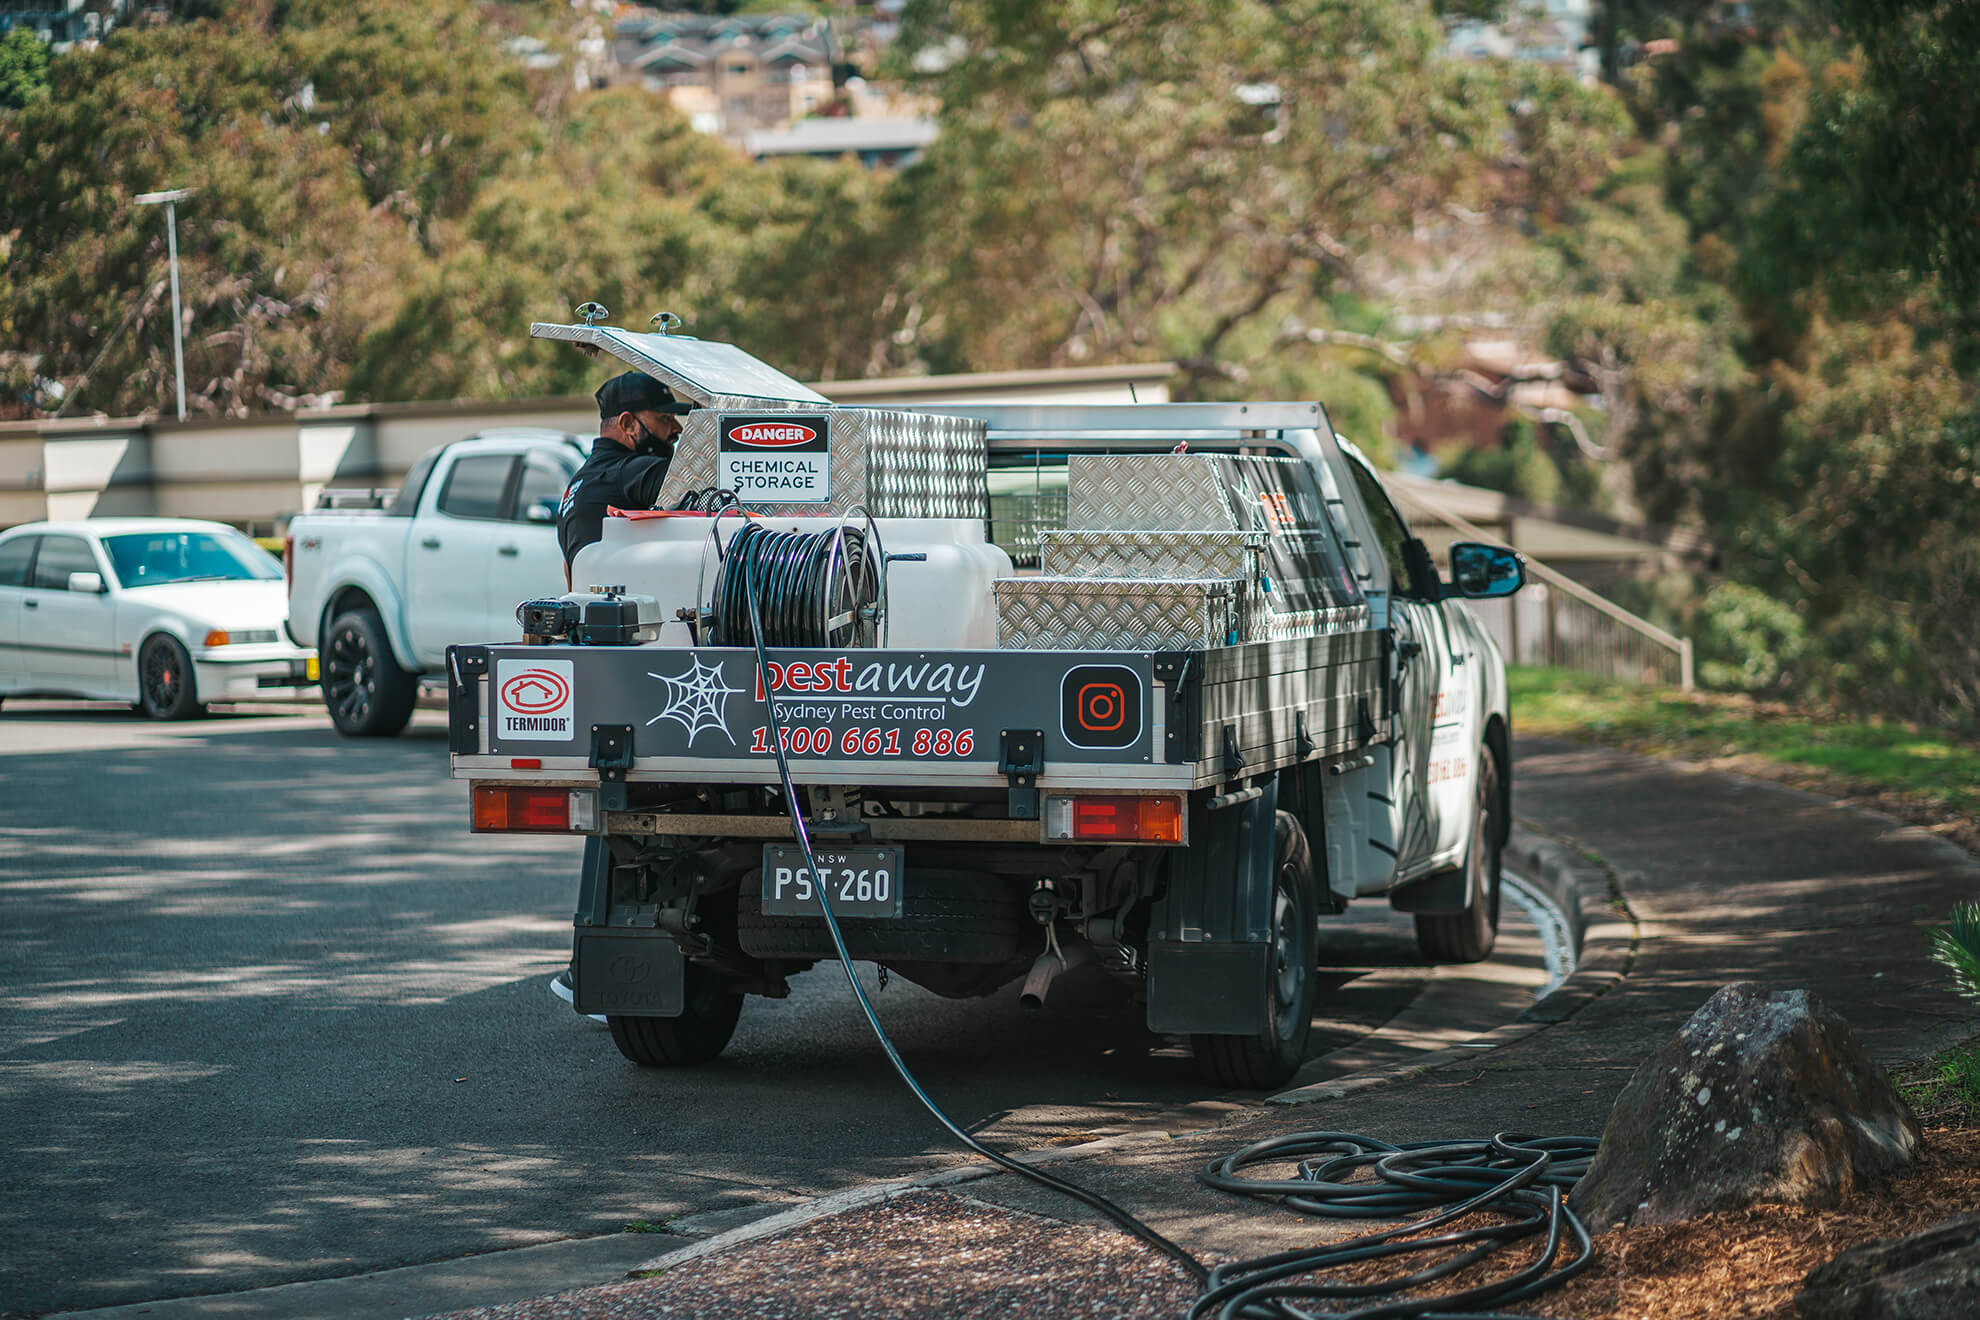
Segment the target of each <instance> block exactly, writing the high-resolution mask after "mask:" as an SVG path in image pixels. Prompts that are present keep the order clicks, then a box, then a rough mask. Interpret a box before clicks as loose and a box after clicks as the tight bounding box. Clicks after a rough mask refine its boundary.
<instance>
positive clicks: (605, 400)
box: [557, 371, 693, 585]
mask: <svg viewBox="0 0 1980 1320" xmlns="http://www.w3.org/2000/svg"><path fill="white" fill-rule="evenodd" d="M596 397H597V399H598V417H599V422H598V439H597V440H596V441H594V442H593V443H592V446H591V457H589V458H587V459H585V461H584V466H583V467H581V468H579V469H578V470H577V475H576V476H575V477H572V478H571V484H570V485H569V486H568V487H567V488H566V489H565V491H564V501H563V504H562V505H560V506H559V507H558V510H557V543H558V544H559V545H560V546H562V547H563V551H564V581H565V583H566V585H568V584H569V583H570V580H571V560H573V559H575V558H576V557H577V552H578V551H580V550H582V549H583V548H584V547H585V546H588V545H590V544H591V543H592V542H593V541H596V540H598V539H599V538H600V537H602V536H603V535H604V534H605V510H607V509H609V508H618V509H650V508H652V507H653V501H654V500H655V499H656V498H658V497H659V494H660V483H661V482H663V481H665V480H666V479H667V468H668V466H669V465H670V464H671V463H672V462H673V460H674V437H675V436H677V435H679V434H680V433H681V422H680V416H681V414H683V413H686V412H688V411H689V410H690V409H691V408H692V406H693V405H691V404H686V403H678V402H676V401H675V399H674V392H673V391H672V390H670V389H668V388H667V387H666V386H665V385H662V384H661V383H660V382H659V381H657V380H655V379H653V377H651V376H649V375H647V374H646V373H645V372H643V371H628V372H626V373H625V374H624V375H622V376H614V377H612V379H610V380H608V381H606V382H605V383H604V384H603V385H600V386H599V387H598V394H597V396H596Z"/></svg>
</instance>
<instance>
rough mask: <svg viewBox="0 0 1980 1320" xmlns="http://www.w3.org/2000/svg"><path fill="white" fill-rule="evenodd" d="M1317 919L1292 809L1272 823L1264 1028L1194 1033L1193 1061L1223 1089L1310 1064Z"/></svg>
mask: <svg viewBox="0 0 1980 1320" xmlns="http://www.w3.org/2000/svg"><path fill="white" fill-rule="evenodd" d="M1318 921H1319V916H1318V908H1317V903H1316V901H1315V898H1314V893H1313V851H1312V849H1311V848H1310V847H1309V846H1308V844H1307V841H1306V831H1305V830H1304V829H1302V828H1300V824H1299V821H1298V820H1297V819H1296V818H1295V817H1294V816H1293V815H1292V813H1290V812H1286V811H1281V812H1279V813H1278V815H1277V817H1276V818H1275V819H1274V820H1273V823H1272V959H1271V966H1270V975H1269V977H1268V979H1267V981H1266V984H1265V987H1264V994H1265V1008H1266V1026H1265V1029H1264V1030H1263V1031H1260V1032H1258V1033H1257V1034H1256V1035H1252V1036H1192V1037H1190V1047H1191V1049H1192V1050H1193V1051H1194V1052H1195V1054H1196V1066H1197V1068H1198V1069H1199V1070H1200V1071H1201V1072H1202V1073H1203V1075H1204V1076H1206V1077H1208V1078H1209V1079H1210V1080H1211V1081H1213V1082H1216V1083H1217V1084H1218V1085H1220V1086H1230V1087H1239V1088H1242V1089H1244V1090H1250V1091H1262V1090H1264V1089H1266V1088H1267V1087H1273V1086H1278V1085H1280V1084H1281V1083H1283V1082H1285V1081H1287V1080H1288V1079H1290V1078H1291V1077H1292V1075H1293V1074H1294V1073H1296V1072H1298V1071H1299V1067H1300V1065H1301V1064H1303V1063H1305V1062H1306V1044H1307V1040H1308V1038H1309V1037H1310V1036H1311V1035H1312V1033H1313V998H1314V994H1315V992H1316V990H1317V989H1318V984H1319V983H1318V982H1317V981H1316V980H1315V979H1314V975H1313V969H1314V963H1315V962H1316V961H1317V960H1318V958H1319V937H1320V933H1319V926H1318Z"/></svg>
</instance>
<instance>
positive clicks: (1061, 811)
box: [1045, 793, 1183, 843]
mask: <svg viewBox="0 0 1980 1320" xmlns="http://www.w3.org/2000/svg"><path fill="white" fill-rule="evenodd" d="M1045 832H1046V835H1047V836H1048V837H1050V838H1054V839H1071V840H1073V841H1075V842H1079V843H1181V842H1182V841H1183V811H1182V798H1181V797H1180V796H1177V795H1173V794H1158V795H1155V796H1151V797H1142V796H1129V795H1127V794H1113V793H1108V794H1099V793H1091V794H1089V793H1082V794H1077V795H1074V796H1067V797H1056V796H1055V797H1051V798H1048V799H1046V803H1045Z"/></svg>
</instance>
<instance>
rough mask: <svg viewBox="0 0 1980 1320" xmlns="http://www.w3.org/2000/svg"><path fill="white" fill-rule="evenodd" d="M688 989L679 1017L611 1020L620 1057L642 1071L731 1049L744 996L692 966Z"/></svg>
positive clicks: (695, 1060)
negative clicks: (637, 1066)
mask: <svg viewBox="0 0 1980 1320" xmlns="http://www.w3.org/2000/svg"><path fill="white" fill-rule="evenodd" d="M686 991H687V1006H686V1007H685V1008H683V1009H682V1010H681V1015H680V1016H679V1017H671V1018H663V1017H619V1016H617V1015H610V1016H607V1017H606V1019H605V1024H606V1025H607V1026H609V1027H610V1028H611V1029H612V1043H613V1044H614V1045H617V1046H618V1047H619V1053H621V1054H623V1055H625V1056H626V1057H627V1058H628V1059H631V1060H632V1061H633V1062H634V1063H636V1064H638V1065H639V1066H640V1067H642V1068H683V1067H686V1066H688V1065H690V1064H696V1063H707V1062H708V1061H709V1060H710V1059H712V1058H714V1057H715V1056H716V1055H718V1054H720V1053H721V1052H722V1051H723V1050H724V1049H726V1048H728V1044H729V1038H730V1037H731V1036H733V1035H735V1034H736V1019H737V1018H739V1017H741V1016H742V1002H743V997H742V993H741V992H740V991H737V990H731V989H729V987H728V984H727V983H726V982H724V981H722V980H721V979H720V978H718V977H717V976H715V975H714V974H713V973H711V972H709V971H706V970H705V969H703V968H700V967H697V966H695V965H694V964H693V963H689V964H688V965H687V985H686Z"/></svg>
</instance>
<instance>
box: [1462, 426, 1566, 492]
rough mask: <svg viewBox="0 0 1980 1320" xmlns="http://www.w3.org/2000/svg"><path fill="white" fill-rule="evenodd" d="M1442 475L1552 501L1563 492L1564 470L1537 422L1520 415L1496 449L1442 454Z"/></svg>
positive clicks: (1501, 435)
mask: <svg viewBox="0 0 1980 1320" xmlns="http://www.w3.org/2000/svg"><path fill="white" fill-rule="evenodd" d="M1438 463H1439V469H1440V470H1439V472H1438V475H1439V476H1443V477H1449V478H1450V479H1451V480H1453V481H1461V482H1463V483H1464V484H1465V485H1467V486H1483V487H1484V488H1485V489H1487V490H1502V491H1504V492H1506V493H1507V494H1508V495H1517V496H1519V497H1520V498H1521V499H1527V500H1533V501H1535V502H1537V503H1541V504H1552V503H1554V502H1555V501H1556V500H1558V499H1559V498H1560V496H1561V489H1562V485H1563V483H1562V480H1561V470H1560V468H1559V467H1558V466H1556V465H1555V463H1554V460H1553V459H1552V458H1550V457H1549V456H1548V454H1547V451H1546V450H1545V449H1544V448H1543V447H1542V446H1541V444H1540V434H1539V432H1538V431H1537V430H1536V429H1535V427H1534V425H1533V423H1532V422H1531V421H1529V420H1527V419H1526V418H1524V417H1516V418H1514V419H1513V420H1512V421H1511V422H1509V423H1507V424H1506V427H1505V429H1504V430H1503V431H1502V432H1501V434H1500V436H1499V445H1498V447H1497V448H1495V449H1471V448H1458V449H1454V450H1448V451H1445V452H1443V453H1440V454H1439V455H1438Z"/></svg>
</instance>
